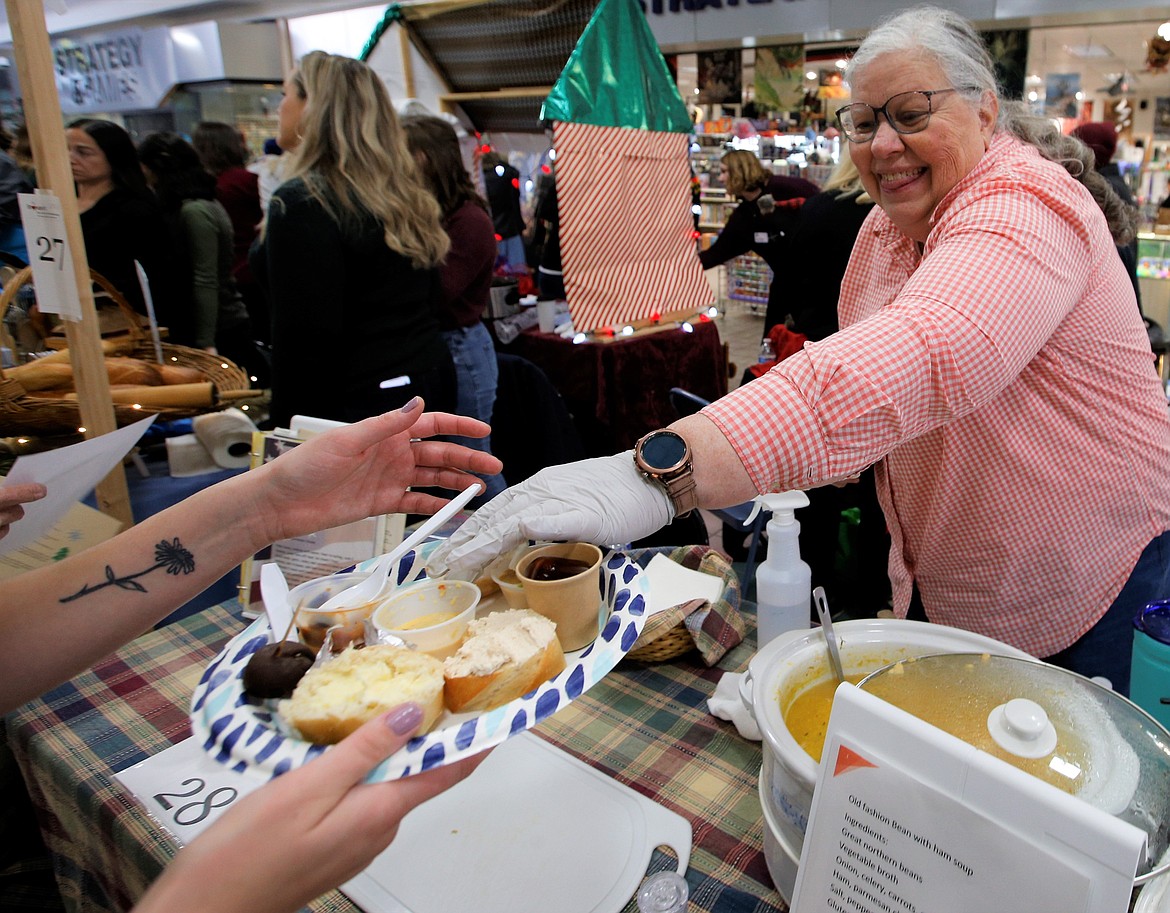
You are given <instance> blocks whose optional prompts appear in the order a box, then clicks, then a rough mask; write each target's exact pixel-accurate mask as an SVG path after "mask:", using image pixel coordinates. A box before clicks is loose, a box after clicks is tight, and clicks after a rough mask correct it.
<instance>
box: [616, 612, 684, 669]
mask: <svg viewBox="0 0 1170 913" xmlns="http://www.w3.org/2000/svg"><path fill="white" fill-rule="evenodd" d="M651 620H653V619H651ZM643 639H646V642H645V643H643V642H642V641H643ZM694 649H695V639H694V638H693V637H692V636H691V632H690V631H688V630H687V626H686V625H684V624H683V623H682V622H677V623H675V624H673V625H671V626H669V627H667V628H666V631H665V632H663V633H661V634H658V635H657V636H653V635H651V636H650V637H649V638H648V639H647V635H646V634H645V633H643V635H642V636H641V637H639V638H638V639H637V640H636V641H635V642H634V648H633V649H632V650H630V652H629V653H627V654H626V656H627V657H628V658H629V659H633V660H637V661H638V662H640V663H664V662H666V661H667V660H671V659H678V658H679V657H680V656H683V655H684V654H687V653H690V652H691V651H692V650H694Z"/></svg>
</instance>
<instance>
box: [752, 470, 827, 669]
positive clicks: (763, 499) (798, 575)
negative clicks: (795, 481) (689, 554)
mask: <svg viewBox="0 0 1170 913" xmlns="http://www.w3.org/2000/svg"><path fill="white" fill-rule="evenodd" d="M755 501H756V504H755V506H754V507H753V508H752V512H751V515H750V516H749V517H748V518H747V520H746V521H745V525H748V524H750V523H751V522H752V520H753V519H754V518H755V516H756V514H758V513H759V512H760V511H761V510H770V511H771V512H772V519H771V520H769V521H768V557H767V558H766V559H765V560H764V563H763V564H761V565H760V567H759V569H758V570H757V571H756V606H757V609H756V611H757V619H758V622H759V624H758V632H757V637H758V646H759V647H761V648H762V647H763V646H764V645H765V644H767V643H768V642H769V641H770V640H772V639H773V638H775V637H776V636H777V635H779V634H783V633H784V632H785V631H792V630H796V629H797V628H808V627H811V617H812V571H810V570H809V566H808V565H807V564H805V563H804V562H803V561H801V559H800V541H799V536H800V524H799V523H798V522H796V513H795V511H796V509H797V508H798V507H807V506H808V495H806V494H805V493H804V492H803V491H784V492H778V493H772V494H764V495H760V496H759V497H757V498H756V499H755Z"/></svg>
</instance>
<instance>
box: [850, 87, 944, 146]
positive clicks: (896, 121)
mask: <svg viewBox="0 0 1170 913" xmlns="http://www.w3.org/2000/svg"><path fill="white" fill-rule="evenodd" d="M958 91H959V90H958V89H931V90H923V91H919V92H899V93H898V94H897V95H893V96H891V97H890V98H887V99H886V103H885V104H884V105H882V106H881V107H880V108H875V107H874V106H873V105H866V104H862V103H860V102H858V103H857V104H853V105H846V106H845V107H844V108H839V109H838V110H837V123H838V124H839V125H840V127H841V132H842V133H844V134H845V136H846V138H847V139H848V140H849V141H850V142H851V143H868V142H869V141H870V140H871V139H873V136H874V134H875V133H877V128H878V119H877V117H878V115H879V114H881V115H882V116H883V117H885V119H886V123H887V124H889V125H890V126H891V127H893V128H894V130H895V131H896V132H898V133H901V134H903V135H908V134H911V133H921V132H922V131H923V130H925V129H926V125H927V124H929V123H930V115H931V113H933V110H934V109H933V108H932V107H931V98H933V97H934V96H935V95H942V94H944V93H946V92H958Z"/></svg>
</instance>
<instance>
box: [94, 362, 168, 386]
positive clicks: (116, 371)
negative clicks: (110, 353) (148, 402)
mask: <svg viewBox="0 0 1170 913" xmlns="http://www.w3.org/2000/svg"><path fill="white" fill-rule="evenodd" d="M106 374H107V375H108V376H109V378H110V383H111V384H136V385H137V386H147V387H156V386H158V385H159V384H161V383H162V375H161V374H159V370H158V368H157V367H155V366H154V365H152V364H150V363H148V362H145V361H139V360H138V359H137V358H107V359H106Z"/></svg>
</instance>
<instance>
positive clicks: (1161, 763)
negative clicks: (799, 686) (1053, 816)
mask: <svg viewBox="0 0 1170 913" xmlns="http://www.w3.org/2000/svg"><path fill="white" fill-rule="evenodd" d="M858 687H859V688H861V689H862V690H864V691H868V692H870V693H871V694H873V695H875V696H877V697H880V698H881V699H882V700H884V701H887V702H889V703H891V704H893V705H894V706H896V707H900V708H902V709H903V710H906V711H907V712H909V713H911V714H913V715H914V716H916V717H918V718H919V719H921V720H924V721H925V722H927V723H930V724H931V725H932V726H935V727H937V728H939V729H942V730H943V731H944V732H949V733H950V734H951V735H953V736H956V737H957V738H960V739H962V740H963V741H964V742H967V743H969V744H971V745H974V746H975V747H976V748H979V749H981V750H983V751H985V752H987V753H989V754H991V755H994V756H995V757H998V758H1000V759H1001V760H1003V761H1006V762H1007V763H1009V764H1012V765H1013V766H1015V767H1018V768H1020V769H1022V770H1024V771H1026V772H1027V773H1030V774H1032V775H1033V776H1036V777H1038V778H1039V779H1042V780H1045V781H1047V782H1049V783H1050V784H1051V785H1053V786H1055V787H1057V788H1059V789H1063V790H1064V791H1065V792H1068V793H1070V794H1071V795H1074V796H1077V797H1078V798H1080V799H1083V800H1084V801H1085V802H1087V803H1089V804H1090V805H1093V806H1095V807H1096V808H1099V809H1101V810H1102V811H1104V812H1107V813H1108V814H1110V815H1114V816H1116V817H1117V818H1120V819H1121V820H1122V821H1126V822H1128V823H1130V824H1132V825H1134V826H1135V827H1137V828H1138V829H1139V830H1142V831H1144V832H1145V833H1146V839H1147V856H1146V858H1145V859H1144V860H1143V861H1142V862H1141V863H1139V865H1138V869H1137V873H1136V876H1137V877H1136V878H1135V883H1137V884H1141V883H1144V882H1145V881H1147V880H1149V879H1150V878H1153V877H1154V876H1156V875H1158V874H1161V873H1162V872H1165V871H1167V870H1168V869H1170V864H1168V863H1165V862H1163V861H1162V856H1163V855H1164V854H1165V852H1166V849H1167V842H1168V834H1167V826H1168V823H1170V733H1167V731H1166V730H1165V729H1164V728H1163V727H1162V725H1161V724H1160V723H1158V722H1157V721H1156V720H1155V719H1154V718H1153V717H1151V716H1150V715H1149V714H1148V713H1146V712H1145V711H1144V710H1142V709H1141V708H1140V707H1138V706H1137V705H1136V704H1134V703H1132V702H1131V701H1129V700H1127V699H1126V698H1124V697H1122V696H1121V695H1120V694H1117V693H1116V692H1114V691H1111V690H1109V689H1108V688H1103V687H1102V686H1101V685H1099V684H1097V683H1096V682H1094V681H1092V680H1090V679H1088V678H1085V677H1084V676H1081V675H1077V674H1076V673H1074V672H1069V671H1068V670H1067V669H1061V668H1059V667H1057V666H1051V665H1049V664H1047V663H1041V662H1028V661H1024V660H1020V659H1017V658H1014V657H1007V656H990V655H987V654H982V655H980V654H973V653H971V654H955V653H952V654H949V655H936V656H922V657H917V658H914V659H910V660H906V661H901V662H896V663H893V664H891V665H889V666H886V667H885V668H883V669H879V670H878V671H876V672H874V673H872V674H870V675H869V676H867V677H866V678H865V679H863V680H862V681H861V682H860V683H859V684H858Z"/></svg>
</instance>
